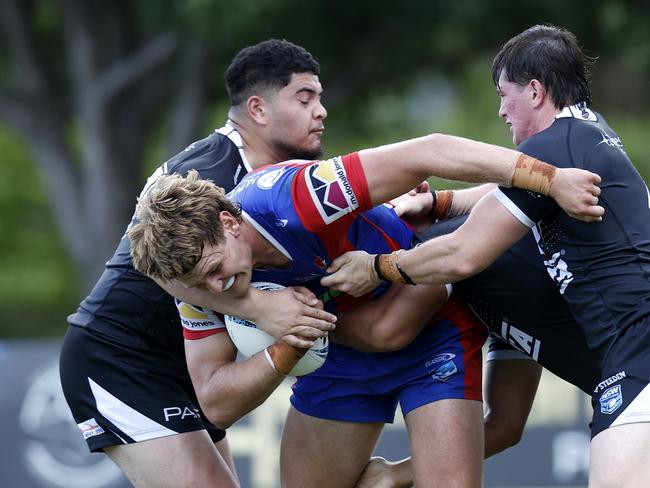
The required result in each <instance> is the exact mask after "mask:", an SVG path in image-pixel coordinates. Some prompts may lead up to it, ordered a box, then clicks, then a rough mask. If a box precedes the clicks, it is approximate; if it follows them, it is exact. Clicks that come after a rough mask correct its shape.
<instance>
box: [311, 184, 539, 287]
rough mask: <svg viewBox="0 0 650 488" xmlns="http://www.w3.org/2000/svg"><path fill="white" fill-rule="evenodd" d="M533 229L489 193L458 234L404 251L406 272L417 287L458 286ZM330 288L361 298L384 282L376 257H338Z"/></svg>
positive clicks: (359, 253) (401, 258)
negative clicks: (378, 272) (374, 258)
mask: <svg viewBox="0 0 650 488" xmlns="http://www.w3.org/2000/svg"><path fill="white" fill-rule="evenodd" d="M528 230H529V229H528V227H526V226H525V225H523V224H522V223H521V222H519V220H517V219H516V218H515V217H514V216H513V215H512V214H511V213H510V212H509V211H508V210H507V209H506V208H505V207H504V206H503V205H502V204H501V203H499V201H498V200H497V199H496V198H495V197H494V196H493V195H492V194H487V195H485V196H484V197H483V198H482V199H481V200H480V201H479V202H478V204H477V205H476V207H475V208H474V209H473V210H472V212H471V213H470V216H469V218H468V219H467V221H466V222H465V223H464V224H463V225H462V226H460V227H459V228H458V229H457V230H456V231H454V232H452V233H451V234H447V235H444V236H441V237H437V238H435V239H431V240H429V241H426V242H424V243H423V244H421V245H420V246H418V247H416V248H414V249H410V250H408V251H403V252H402V253H401V254H400V256H399V264H400V266H401V268H402V269H403V270H404V271H405V272H406V273H407V274H408V276H410V277H411V279H412V280H413V281H414V282H415V283H419V284H427V285H434V284H440V283H454V282H456V281H459V280H462V279H464V278H467V277H468V276H472V275H474V274H476V273H478V272H479V271H482V270H483V269H485V268H486V267H487V266H488V265H489V264H491V263H492V262H493V261H494V260H495V259H496V258H497V257H498V256H500V255H501V254H502V253H503V252H504V251H505V250H506V249H508V248H509V247H510V246H512V245H513V244H514V243H515V242H517V241H518V240H519V239H521V238H522V237H523V236H524V235H525V234H526V232H528ZM328 271H329V272H332V273H333V274H331V275H329V276H326V277H324V278H323V279H322V280H321V283H322V284H323V285H324V286H328V287H332V288H336V289H337V290H340V291H343V292H346V293H349V294H351V295H355V296H359V295H362V294H364V293H367V292H368V291H369V290H372V289H373V288H374V287H376V286H377V284H378V283H379V281H378V278H377V274H376V272H375V270H374V265H373V256H371V255H369V254H366V253H364V252H362V251H354V252H349V253H346V254H344V255H343V256H340V257H338V258H337V259H335V260H334V261H333V262H332V264H331V266H330V267H329V268H328Z"/></svg>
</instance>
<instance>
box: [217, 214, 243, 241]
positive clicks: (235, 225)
mask: <svg viewBox="0 0 650 488" xmlns="http://www.w3.org/2000/svg"><path fill="white" fill-rule="evenodd" d="M219 220H221V225H222V226H223V229H224V232H230V233H231V234H233V235H234V236H235V237H237V236H238V235H239V232H240V224H239V221H238V220H237V219H236V218H235V217H233V215H232V214H231V213H230V212H226V211H225V210H224V211H222V212H221V213H219Z"/></svg>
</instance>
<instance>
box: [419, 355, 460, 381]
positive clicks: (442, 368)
mask: <svg viewBox="0 0 650 488" xmlns="http://www.w3.org/2000/svg"><path fill="white" fill-rule="evenodd" d="M455 357H456V355H455V354H452V353H450V352H446V353H443V354H438V355H437V356H434V357H433V359H431V361H427V362H426V364H425V365H424V366H425V367H426V368H431V369H429V371H428V373H431V377H432V378H433V379H439V380H440V381H446V380H447V378H449V377H450V376H452V375H454V374H456V373H457V372H458V368H457V367H456V363H455V362H454V358H455Z"/></svg>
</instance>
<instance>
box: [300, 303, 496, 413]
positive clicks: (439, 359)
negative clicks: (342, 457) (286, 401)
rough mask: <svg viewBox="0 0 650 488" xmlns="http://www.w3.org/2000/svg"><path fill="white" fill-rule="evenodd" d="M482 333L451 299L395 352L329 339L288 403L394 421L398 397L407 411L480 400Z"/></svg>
mask: <svg viewBox="0 0 650 488" xmlns="http://www.w3.org/2000/svg"><path fill="white" fill-rule="evenodd" d="M486 337H487V332H486V329H485V327H484V326H483V325H482V324H481V323H480V322H479V321H478V319H476V317H475V316H474V315H473V313H472V312H471V311H470V310H469V309H468V308H467V307H466V306H465V305H464V304H463V303H462V302H460V301H459V300H457V299H453V298H452V299H451V300H450V301H449V302H447V304H446V305H445V306H444V307H443V308H442V309H441V311H440V312H439V313H438V314H437V315H436V316H435V317H434V318H433V319H432V320H431V321H430V323H429V325H427V326H426V327H425V328H424V330H423V331H422V332H421V333H420V334H419V335H418V337H417V338H416V339H415V340H414V341H413V342H412V343H411V344H409V345H408V346H407V347H405V348H404V349H401V350H399V351H395V352H386V353H364V352H360V351H356V350H354V349H350V348H348V347H345V346H341V345H339V344H335V343H332V342H330V349H329V354H328V356H327V360H326V361H325V364H324V365H323V366H322V367H320V368H319V369H318V370H316V371H315V372H314V373H312V374H310V375H307V376H302V377H300V378H298V380H297V381H296V383H295V384H294V385H293V395H292V396H291V404H292V405H293V406H294V407H295V408H296V409H297V410H298V411H300V412H302V413H304V414H305V415H309V416H312V417H319V418H324V419H329V420H341V421H349V422H389V423H392V422H393V420H394V418H395V410H396V408H397V404H398V402H399V404H400V406H401V409H402V412H403V414H404V415H406V414H408V413H409V412H410V411H411V410H414V409H416V408H418V407H420V406H422V405H426V404H427V403H431V402H435V401H437V400H443V399H448V398H456V399H467V400H478V401H481V400H482V396H481V393H482V392H481V367H482V364H481V347H482V346H483V343H484V342H485V339H486Z"/></svg>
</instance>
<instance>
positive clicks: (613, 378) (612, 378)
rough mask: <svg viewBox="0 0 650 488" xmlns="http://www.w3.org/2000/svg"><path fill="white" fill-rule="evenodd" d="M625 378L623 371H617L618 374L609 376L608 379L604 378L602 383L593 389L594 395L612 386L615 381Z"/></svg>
mask: <svg viewBox="0 0 650 488" xmlns="http://www.w3.org/2000/svg"><path fill="white" fill-rule="evenodd" d="M626 376H627V375H626V374H625V371H619V372H618V373H616V374H614V375H612V376H610V377H609V378H605V379H604V380H603V381H601V382H600V383H598V385H597V386H596V388H595V389H594V393H598V392H599V391H601V390H603V389H605V388H607V387H608V386H609V385H613V384H614V383H616V382H617V381H619V380H622V379H623V378H625V377H626Z"/></svg>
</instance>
